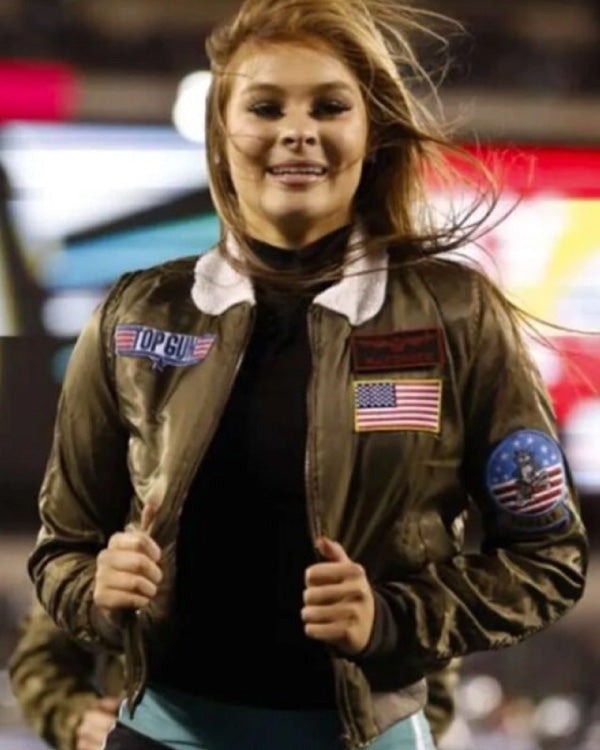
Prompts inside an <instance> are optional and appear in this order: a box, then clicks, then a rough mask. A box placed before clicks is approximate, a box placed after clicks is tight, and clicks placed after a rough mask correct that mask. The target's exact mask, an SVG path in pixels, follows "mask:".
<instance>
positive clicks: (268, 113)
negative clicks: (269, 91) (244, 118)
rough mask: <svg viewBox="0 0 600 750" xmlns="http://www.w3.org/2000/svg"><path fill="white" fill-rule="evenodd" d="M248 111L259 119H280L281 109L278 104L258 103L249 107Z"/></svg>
mask: <svg viewBox="0 0 600 750" xmlns="http://www.w3.org/2000/svg"><path fill="white" fill-rule="evenodd" d="M248 111H249V112H252V113H253V114H255V115H258V116H259V117H279V116H280V115H281V107H280V105H279V104H277V103H276V102H256V103H255V104H251V105H250V106H249V107H248Z"/></svg>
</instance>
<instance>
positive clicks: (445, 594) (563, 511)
mask: <svg viewBox="0 0 600 750" xmlns="http://www.w3.org/2000/svg"><path fill="white" fill-rule="evenodd" d="M465 325H466V326H467V327H468V329H469V332H468V334H467V335H466V336H462V334H461V336H462V338H463V339H466V343H463V344H461V345H459V346H457V347H456V351H457V352H458V356H460V357H462V358H463V360H464V361H462V362H460V363H459V364H458V365H457V371H459V372H460V373H462V374H461V375H459V378H458V383H457V387H458V391H459V394H460V396H461V398H462V412H463V419H464V432H465V442H464V446H465V447H464V455H463V477H464V485H465V491H466V493H467V494H468V495H469V496H470V497H471V499H472V500H473V502H474V504H475V505H476V506H477V507H478V510H479V514H480V517H481V526H482V532H483V533H482V538H481V543H480V545H479V548H478V549H476V550H475V551H474V552H472V553H471V552H466V553H464V554H459V555H457V556H455V557H453V558H451V559H449V560H447V561H444V562H435V563H433V562H432V563H430V564H428V565H427V566H426V567H425V568H424V569H421V570H419V571H416V572H414V573H410V574H403V573H399V574H398V576H397V577H396V576H394V577H393V578H394V580H386V581H382V582H377V583H376V584H375V586H374V591H375V598H376V617H375V625H374V630H373V634H372V637H371V641H370V644H369V646H368V647H367V650H366V651H365V652H364V653H363V654H362V655H361V657H360V658H359V661H362V663H363V666H365V667H368V664H369V661H370V660H372V659H375V660H376V661H377V662H379V663H381V659H382V658H383V659H385V660H389V657H390V656H392V657H393V658H396V659H401V660H402V662H403V663H405V664H406V663H412V664H414V665H415V667H419V665H420V669H426V668H427V666H428V665H431V664H432V663H436V662H439V661H443V660H447V659H451V658H453V657H457V656H460V655H463V654H468V653H470V652H473V651H480V650H487V649H497V648H501V647H505V646H510V645H512V644H514V643H517V642H519V641H521V640H522V639H524V638H525V637H527V636H529V635H531V634H533V633H536V632H538V631H540V630H542V629H543V628H545V627H546V626H548V625H549V624H550V623H552V622H554V621H555V620H557V619H558V618H559V617H561V616H562V615H564V614H565V613H566V612H567V611H568V610H569V609H570V608H571V607H572V606H573V605H574V604H575V603H576V602H577V600H578V599H579V598H580V597H581V595H582V592H583V588H584V580H585V573H586V567H587V539H586V534H585V530H584V527H583V525H582V522H581V519H580V514H579V507H578V500H577V497H576V492H575V489H574V487H573V482H572V479H571V476H570V472H569V468H568V466H567V464H566V461H565V458H564V456H563V454H562V450H561V448H560V446H559V444H558V442H557V428H556V424H555V419H554V416H553V410H552V407H551V404H550V400H549V397H548V394H547V393H546V391H545V389H544V386H543V384H542V381H541V378H540V376H539V373H538V372H537V369H536V368H535V366H534V364H533V363H532V361H531V359H530V357H529V355H528V352H527V348H526V345H525V343H524V341H523V338H522V334H521V333H520V326H519V324H518V322H517V320H516V319H515V317H514V316H513V315H512V314H510V313H509V312H508V311H507V308H506V304H505V303H503V301H502V299H501V296H500V294H499V292H498V291H497V290H496V288H495V287H493V285H492V284H491V283H490V282H489V281H487V280H486V279H485V278H484V277H483V276H481V275H480V274H474V277H473V295H472V305H471V309H470V311H469V315H468V316H467V322H466V324H465ZM451 335H452V334H451ZM456 351H455V355H456Z"/></svg>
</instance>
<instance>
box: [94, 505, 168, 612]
mask: <svg viewBox="0 0 600 750" xmlns="http://www.w3.org/2000/svg"><path fill="white" fill-rule="evenodd" d="M156 512H157V511H156V506H154V505H152V504H148V505H146V506H144V509H143V511H142V519H141V523H140V526H139V528H135V527H132V526H129V527H127V529H126V530H125V531H121V532H117V533H116V534H113V535H112V536H111V538H110V539H109V542H108V546H107V547H106V549H104V550H102V552H100V554H99V555H98V557H97V563H96V578H95V582H94V604H95V605H96V606H97V607H98V608H99V609H100V611H101V612H104V613H105V614H107V615H111V614H113V615H114V614H115V613H116V612H118V611H119V610H126V609H134V610H135V609H140V608H142V607H145V606H146V604H148V602H149V601H151V600H152V599H153V598H154V597H155V596H156V592H157V591H158V584H159V583H160V581H161V579H162V571H161V569H160V567H159V562H160V557H161V550H160V547H159V546H158V545H157V544H156V542H155V541H154V540H153V539H152V537H151V536H150V531H151V527H152V522H153V521H154V518H155V516H156Z"/></svg>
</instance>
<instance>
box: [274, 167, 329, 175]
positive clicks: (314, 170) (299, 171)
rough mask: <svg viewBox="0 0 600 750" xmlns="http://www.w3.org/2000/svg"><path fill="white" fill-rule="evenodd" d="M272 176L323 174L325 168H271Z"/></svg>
mask: <svg viewBox="0 0 600 750" xmlns="http://www.w3.org/2000/svg"><path fill="white" fill-rule="evenodd" d="M269 172H271V173H272V174H280V175H283V174H315V175H322V174H325V167H271V169H269Z"/></svg>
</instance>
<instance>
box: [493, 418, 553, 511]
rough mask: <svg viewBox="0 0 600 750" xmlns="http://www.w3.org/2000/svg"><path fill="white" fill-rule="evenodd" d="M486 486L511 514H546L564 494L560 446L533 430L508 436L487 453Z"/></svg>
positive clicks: (500, 504)
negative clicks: (489, 454) (488, 457)
mask: <svg viewBox="0 0 600 750" xmlns="http://www.w3.org/2000/svg"><path fill="white" fill-rule="evenodd" d="M487 485H488V490H489V492H490V493H491V495H492V497H493V498H494V500H495V501H496V503H497V504H498V505H499V506H500V507H501V508H502V510H504V511H506V512H507V513H509V514H511V515H519V516H539V515H544V514H548V513H550V512H551V511H552V510H554V509H555V508H556V507H557V506H558V505H560V504H561V503H562V502H563V500H564V499H565V497H566V494H567V483H566V476H565V467H564V464H563V459H562V454H561V451H560V448H559V447H558V445H557V443H556V442H555V440H554V439H553V438H551V437H550V436H549V435H546V434H545V433H543V432H538V431H537V430H519V431H518V432H515V433H513V434H512V435H509V436H508V437H507V438H505V439H504V440H503V441H502V442H501V443H500V444H499V445H498V446H497V448H496V449H495V450H494V452H493V453H492V455H491V456H490V459H489V461H488V467H487Z"/></svg>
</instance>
